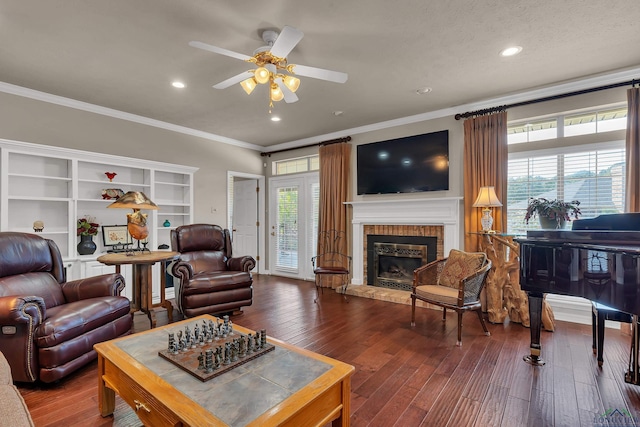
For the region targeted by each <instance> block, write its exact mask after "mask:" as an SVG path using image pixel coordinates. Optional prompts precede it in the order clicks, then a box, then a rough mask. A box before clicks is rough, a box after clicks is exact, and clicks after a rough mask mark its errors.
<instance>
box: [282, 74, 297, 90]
mask: <svg viewBox="0 0 640 427" xmlns="http://www.w3.org/2000/svg"><path fill="white" fill-rule="evenodd" d="M284 84H285V86H287V87H288V88H289V90H290V91H291V92H293V93H295V92H296V91H297V90H298V88H299V87H300V79H299V78H297V77H293V76H285V78H284Z"/></svg>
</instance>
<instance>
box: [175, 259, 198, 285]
mask: <svg viewBox="0 0 640 427" xmlns="http://www.w3.org/2000/svg"><path fill="white" fill-rule="evenodd" d="M171 274H173V276H174V277H177V278H179V279H180V282H181V283H184V281H185V280H191V278H192V277H193V268H192V267H191V264H189V263H187V262H184V261H180V260H178V261H176V262H175V263H174V264H173V267H172V268H171Z"/></svg>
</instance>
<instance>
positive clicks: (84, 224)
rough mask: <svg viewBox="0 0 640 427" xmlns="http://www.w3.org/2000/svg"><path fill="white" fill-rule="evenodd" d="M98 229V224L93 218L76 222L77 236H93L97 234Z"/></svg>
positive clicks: (85, 218)
mask: <svg viewBox="0 0 640 427" xmlns="http://www.w3.org/2000/svg"><path fill="white" fill-rule="evenodd" d="M98 227H100V224H98V223H96V222H95V219H94V218H91V217H89V216H87V217H84V218H80V219H79V220H78V229H77V234H78V236H95V235H96V234H98Z"/></svg>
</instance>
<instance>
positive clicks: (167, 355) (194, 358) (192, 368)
mask: <svg viewBox="0 0 640 427" xmlns="http://www.w3.org/2000/svg"><path fill="white" fill-rule="evenodd" d="M238 337H245V338H246V337H247V335H245V334H242V333H239V332H234V335H230V336H227V337H226V338H219V339H218V340H215V341H212V342H210V343H204V344H196V347H195V348H189V349H187V350H186V351H182V350H180V351H178V352H177V354H175V353H172V352H170V351H169V350H168V349H166V350H161V351H159V352H158V355H159V356H160V357H162V358H164V359H166V360H168V361H169V362H171V363H173V364H174V365H176V366H178V367H179V368H181V369H183V370H185V371H186V372H188V373H190V374H191V375H193V376H194V377H196V378H198V379H199V380H201V381H203V382H204V381H209V380H210V379H212V378H215V377H217V376H219V375H222V374H224V373H225V372H228V371H230V370H232V369H234V368H237V367H238V366H240V365H243V364H245V363H247V362H249V361H251V360H254V359H256V358H258V357H260V356H262V355H264V354H266V353H268V352H270V351H273V350H275V346H274V345H273V344H269V343H265V345H264V347H262V348H258V349H254V350H253V351H252V352H251V353H249V354H245V355H244V356H238V360H236V361H231V362H230V363H229V364H222V363H221V364H220V366H219V367H218V368H216V369H214V370H213V371H212V372H207V371H206V370H205V369H199V366H201V362H200V360H199V359H198V356H200V355H202V357H203V358H204V355H205V352H206V351H207V350H215V349H217V348H218V347H222V348H223V349H224V346H225V343H227V342H229V343H230V342H233V339H234V338H238Z"/></svg>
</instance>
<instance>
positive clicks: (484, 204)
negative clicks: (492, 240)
mask: <svg viewBox="0 0 640 427" xmlns="http://www.w3.org/2000/svg"><path fill="white" fill-rule="evenodd" d="M500 206H502V203H500V200H498V196H497V195H496V190H495V189H494V188H493V187H480V192H479V193H478V198H477V199H476V201H475V202H474V203H473V207H474V208H484V209H482V219H480V224H482V231H484V232H485V233H490V232H491V226H492V225H493V217H492V216H491V208H494V207H500Z"/></svg>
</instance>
